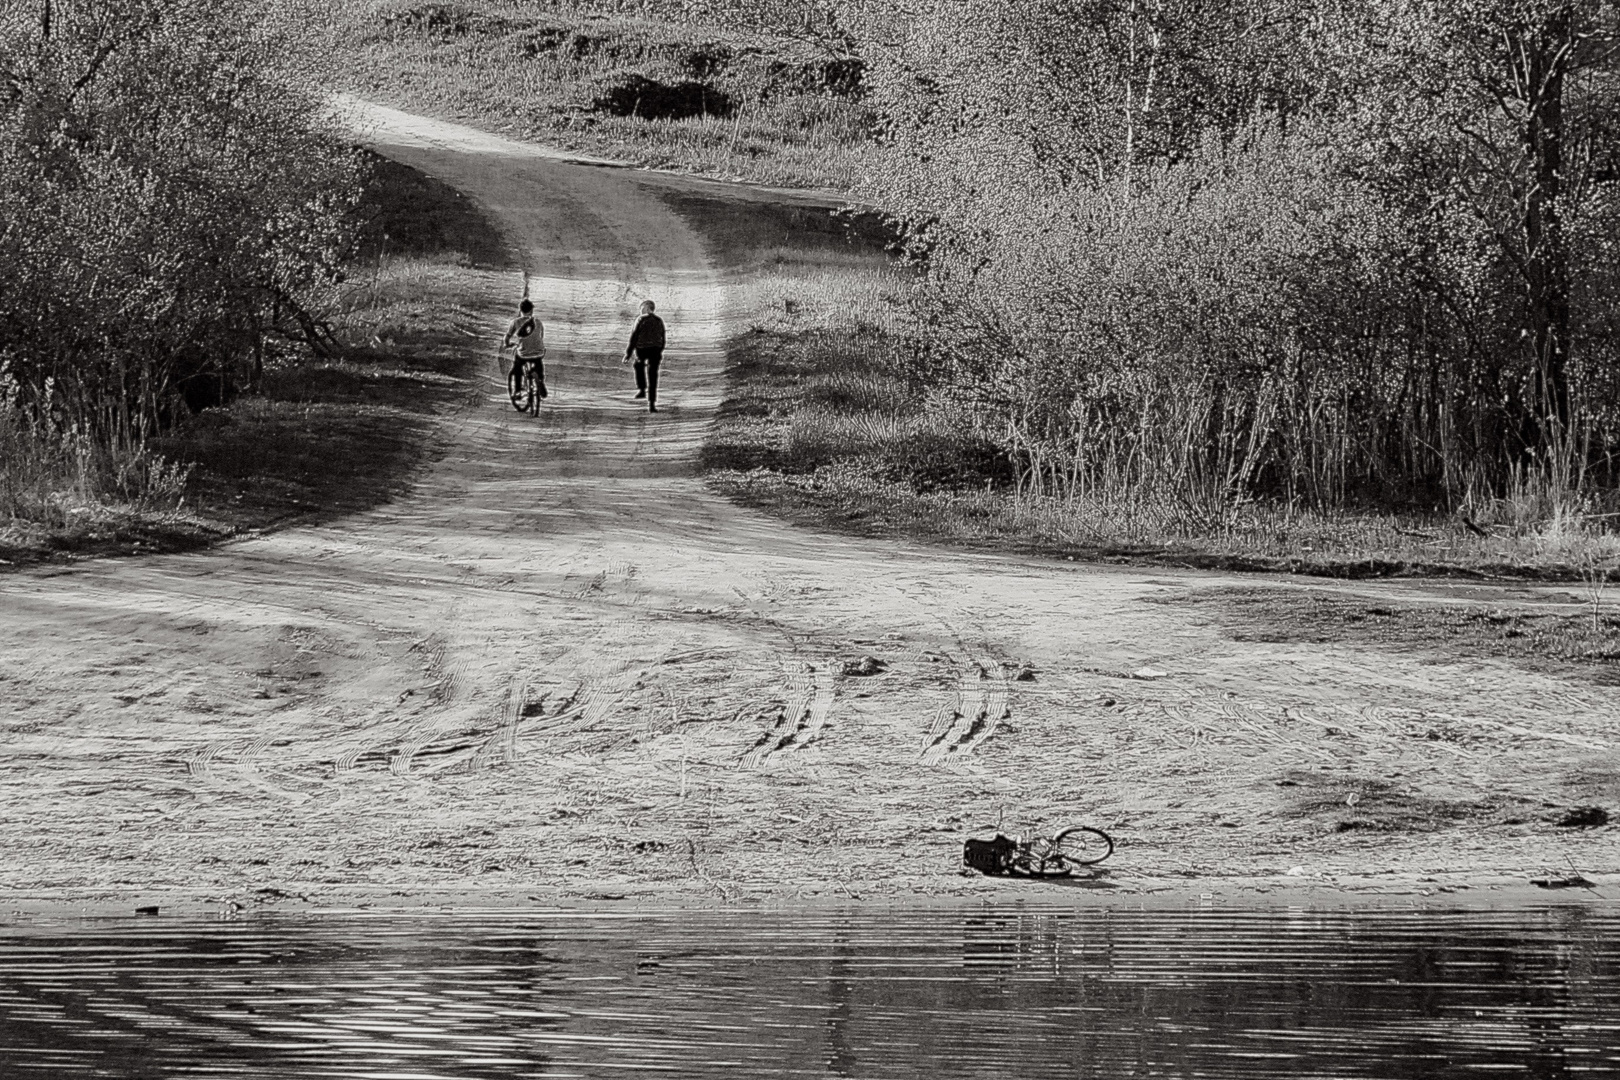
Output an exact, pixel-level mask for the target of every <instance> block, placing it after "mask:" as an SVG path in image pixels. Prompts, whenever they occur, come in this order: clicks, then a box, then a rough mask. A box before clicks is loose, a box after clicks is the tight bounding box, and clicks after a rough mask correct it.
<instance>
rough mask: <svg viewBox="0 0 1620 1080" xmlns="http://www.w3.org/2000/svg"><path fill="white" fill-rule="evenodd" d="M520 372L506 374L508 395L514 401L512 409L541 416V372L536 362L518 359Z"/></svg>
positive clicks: (509, 371) (508, 371)
mask: <svg viewBox="0 0 1620 1080" xmlns="http://www.w3.org/2000/svg"><path fill="white" fill-rule="evenodd" d="M518 365H519V366H518V370H517V371H516V372H515V373H514V372H513V371H511V370H510V369H508V370H507V373H506V394H507V397H509V398H511V399H512V408H514V409H516V410H517V411H518V412H526V413H528V414H529V415H530V416H539V415H540V398H541V397H542V394H541V391H540V370H539V365H538V364H537V363H536V361H534V360H531V359H525V358H523V357H519V358H518Z"/></svg>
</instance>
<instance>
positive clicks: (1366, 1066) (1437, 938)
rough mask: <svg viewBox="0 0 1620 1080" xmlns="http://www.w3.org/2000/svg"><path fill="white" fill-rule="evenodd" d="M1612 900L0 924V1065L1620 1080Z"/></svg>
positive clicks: (397, 1075) (94, 1070)
mask: <svg viewBox="0 0 1620 1080" xmlns="http://www.w3.org/2000/svg"><path fill="white" fill-rule="evenodd" d="M1617 930H1620V915H1617V914H1614V913H1608V912H1604V911H1602V910H1594V909H1590V908H1576V907H1570V908H1549V909H1543V910H1536V911H1529V912H1516V913H1479V912H1470V913H1455V914H1434V913H1417V912H1412V913H1399V914H1394V913H1346V912H1338V913H1322V912H1305V911H1287V912H1249V913H1235V914H1228V913H1220V912H1214V911H1200V912H1142V911H1130V912H1127V911H1117V910H1116V911H1109V910H1084V911H1075V910H1064V911H1057V910H1022V909H1020V910H1014V911H985V912H973V913H964V912H962V911H954V912H952V911H937V910H936V911H926V912H900V913H855V914H828V915H817V916H807V915H783V914H771V915H761V914H754V915H738V916H729V917H728V916H720V915H694V914H692V913H682V914H670V915H662V916H645V917H610V916H604V915H573V916H569V915H557V916H550V917H538V916H527V915H523V916H511V915H508V916H501V917H487V918H453V919H452V918H441V919H437V920H425V919H405V918H383V917H373V918H364V917H336V916H334V917H328V918H316V919H305V920H296V921H295V920H281V919H274V920H271V919H266V920H262V921H257V922H249V923H223V924H189V925H188V924H170V923H167V922H165V923H154V922H152V921H150V920H148V921H146V922H142V923H106V922H87V923H79V924H73V925H65V924H56V925H49V926H45V925H41V926H29V925H14V926H0V1076H5V1077H12V1076H49V1077H89V1076H117V1077H160V1076H161V1077H167V1076H173V1075H176V1074H179V1073H184V1074H186V1075H195V1076H243V1075H247V1076H256V1077H376V1078H383V1077H386V1078H393V1080H417V1078H420V1080H429V1078H431V1080H439V1078H458V1077H509V1076H607V1075H621V1076H622V1075H651V1074H669V1075H682V1076H750V1077H752V1076H836V1077H866V1078H873V1077H1011V1076H1017V1077H1023V1076H1047V1075H1059V1076H1073V1077H1097V1078H1119V1077H1149V1076H1169V1077H1194V1076H1197V1077H1232V1078H1236V1077H1243V1078H1264V1077H1291V1078H1293V1077H1367V1078H1391V1080H1404V1078H1409V1077H1410V1078H1413V1080H1416V1078H1419V1077H1422V1078H1433V1077H1452V1076H1457V1077H1461V1076H1476V1075H1479V1074H1480V1073H1492V1074H1495V1073H1501V1072H1506V1073H1508V1074H1511V1075H1516V1076H1528V1077H1539V1078H1549V1080H1550V1078H1563V1077H1574V1076H1604V1075H1617V1074H1620V973H1617V965H1616V961H1617V957H1620V940H1617V934H1616V931H1617Z"/></svg>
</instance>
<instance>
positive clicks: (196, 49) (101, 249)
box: [0, 0, 502, 565]
mask: <svg viewBox="0 0 1620 1080" xmlns="http://www.w3.org/2000/svg"><path fill="white" fill-rule="evenodd" d="M0 19H3V22H0V77H3V90H0V295H3V296H5V298H6V302H5V304H4V306H3V307H0V559H3V560H4V562H5V563H6V564H12V565H14V564H17V563H20V562H27V561H32V560H35V559H39V558H48V557H53V556H59V555H62V554H77V553H86V552H105V551H151V550H161V549H168V548H175V547H184V546H191V545H195V544H198V543H204V542H207V541H209V540H212V539H215V538H218V537H221V536H226V535H230V534H231V533H233V532H235V531H239V530H241V529H244V528H254V527H262V526H265V525H268V524H271V523H273V522H275V521H279V520H286V519H287V518H289V517H292V516H307V515H319V514H326V513H331V512H336V511H343V510H352V509H355V508H357V507H359V506H363V505H369V504H370V503H372V502H375V501H377V500H378V499H380V498H383V497H386V495H387V494H388V493H389V492H390V491H392V490H395V489H397V487H398V485H399V484H400V483H402V482H403V480H404V478H405V467H406V466H407V465H408V464H409V463H410V462H412V461H414V460H415V459H416V458H417V457H419V456H420V454H421V453H422V452H424V448H425V445H426V443H425V441H424V440H425V439H426V436H427V428H426V424H425V421H426V418H427V417H428V416H429V415H431V414H432V413H433V412H434V411H435V410H436V409H439V408H443V407H445V406H446V405H447V404H448V403H449V402H450V401H452V400H454V398H455V397H456V395H457V394H460V393H464V390H463V389H462V388H461V387H462V384H461V383H460V382H459V380H458V379H457V378H456V373H457V370H458V366H459V365H460V364H461V363H463V361H462V360H461V359H460V357H461V355H462V354H463V353H464V348H461V346H463V345H464V341H465V338H464V337H463V336H461V335H460V334H458V333H457V325H458V323H459V324H461V330H462V332H463V333H471V330H469V329H468V328H467V327H468V325H470V324H471V323H472V322H473V321H474V320H473V319H472V317H471V316H470V315H469V314H468V313H467V312H465V311H464V310H460V309H458V308H457V307H456V306H455V305H456V304H457V303H459V302H460V298H461V297H463V296H465V295H466V294H467V293H468V291H469V289H471V291H472V292H473V293H474V294H475V295H476V294H477V292H478V290H477V289H476V288H475V287H474V286H476V284H477V283H476V282H472V283H469V282H468V281H467V280H465V275H466V274H468V273H472V271H470V270H464V269H463V266H464V265H465V264H469V263H472V262H474V261H477V260H482V261H483V262H485V263H486V264H493V263H495V262H497V261H499V260H500V259H501V258H502V256H501V255H500V253H499V252H498V242H496V241H495V240H494V239H493V234H492V233H491V232H490V230H489V228H488V226H487V225H483V224H482V221H481V219H478V218H477V216H476V215H475V214H473V213H472V211H471V210H470V208H468V207H466V205H465V201H464V200H460V199H459V196H456V195H455V193H453V192H450V191H448V189H444V188H443V186H442V185H434V184H433V183H431V182H430V181H427V180H426V179H425V178H421V177H417V176H415V175H414V174H408V173H406V172H403V171H402V170H400V169H399V167H397V166H391V165H388V164H387V163H381V162H378V161H375V160H372V159H369V158H368V157H367V156H366V155H364V154H362V153H361V152H359V151H357V150H354V149H352V148H351V147H349V146H347V145H346V144H345V143H344V142H343V141H341V140H340V139H338V138H336V137H335V136H334V135H333V134H331V133H329V132H327V131H326V130H325V128H324V127H323V125H322V122H321V119H320V112H321V109H322V107H323V106H322V102H321V99H320V98H319V97H318V96H317V95H316V94H315V93H314V90H313V89H312V88H313V87H315V86H317V85H319V84H318V81H317V80H316V79H315V78H314V74H313V73H314V72H315V71H317V70H318V69H317V68H316V67H315V66H314V64H315V62H316V61H315V60H314V59H310V58H306V57H303V56H302V54H300V53H298V52H297V51H295V50H289V49H288V48H286V47H285V46H286V42H287V38H286V36H285V33H284V31H283V30H282V29H280V28H278V26H277V24H276V23H275V21H274V20H272V19H270V18H268V17H267V18H266V19H265V20H264V21H262V22H245V21H244V20H243V19H242V18H240V17H239V16H237V15H231V16H229V17H227V16H225V15H222V14H219V13H218V12H216V11H215V10H214V9H213V8H212V7H211V6H210V5H204V4H199V3H193V2H192V0H161V2H158V3H138V4H137V3H124V2H123V0H107V2H104V3H99V4H92V5H68V6H60V5H59V6H55V7H54V8H53V6H52V5H45V6H44V7H43V8H34V9H33V10H31V11H20V10H19V9H18V8H16V7H13V8H9V9H7V10H6V12H5V13H4V15H3V16H0ZM479 228H481V229H482V232H481V233H480V232H479ZM452 278H453V279H454V280H452ZM452 345H454V346H456V348H452V347H451V346H452Z"/></svg>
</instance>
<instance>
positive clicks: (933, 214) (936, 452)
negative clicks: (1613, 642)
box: [711, 0, 1620, 587]
mask: <svg viewBox="0 0 1620 1080" xmlns="http://www.w3.org/2000/svg"><path fill="white" fill-rule="evenodd" d="M846 17H847V20H848V25H850V26H851V27H853V28H854V33H855V36H856V38H857V40H858V43H859V44H858V49H859V51H860V52H861V54H862V56H863V58H864V59H865V60H866V61H867V77H866V82H865V86H866V100H867V102H868V103H869V104H870V107H871V108H872V109H873V110H874V112H875V113H876V114H877V115H878V116H879V118H880V130H881V133H882V149H881V153H879V154H878V155H876V156H875V157H874V159H873V161H874V167H873V169H872V171H871V172H870V173H868V174H866V175H865V176H864V177H863V180H862V183H861V184H859V185H857V190H858V192H859V194H860V195H861V196H862V197H864V198H865V199H867V200H869V201H870V202H871V203H873V204H875V205H877V206H880V207H882V208H883V209H884V210H885V211H886V212H887V213H889V214H891V215H892V216H893V218H894V220H895V222H896V225H897V228H898V230H899V232H900V233H901V236H902V246H903V249H904V253H905V256H906V259H905V271H906V273H908V274H909V275H910V278H909V281H907V282H906V283H904V284H901V285H898V286H897V285H896V283H895V276H894V273H893V272H891V271H888V270H882V269H878V268H875V267H872V268H868V269H862V270H859V271H854V270H850V271H847V272H842V279H841V280H840V281H839V283H838V284H837V285H836V286H832V285H830V284H829V283H828V280H827V268H825V267H816V268H805V269H804V272H803V273H796V272H792V273H788V274H786V275H785V278H784V279H779V280H777V281H775V282H773V283H769V284H768V285H767V286H764V287H763V289H764V293H769V294H770V295H764V294H761V293H759V292H758V291H757V290H756V296H755V298H754V300H752V301H749V302H748V303H747V304H745V306H748V307H749V311H748V312H747V313H746V314H745V316H744V319H745V324H746V326H745V330H744V332H743V333H742V334H741V335H739V336H738V337H737V338H736V339H735V340H734V341H733V343H732V352H733V363H734V371H735V373H736V375H737V378H738V380H739V381H738V390H737V394H736V397H735V400H734V401H733V403H732V404H731V405H730V406H729V407H728V410H727V412H728V418H727V419H726V420H725V421H723V423H722V428H721V430H720V431H718V432H717V433H716V436H715V440H716V452H715V453H714V454H711V462H712V463H715V464H721V465H724V466H725V467H726V470H727V471H725V472H723V473H722V474H720V475H718V476H717V482H718V483H720V484H721V485H722V486H723V487H725V488H726V489H727V490H730V491H733V492H735V493H737V494H738V495H739V496H740V497H743V498H746V499H748V500H749V501H751V502H756V503H760V504H764V505H772V504H775V505H780V506H781V507H783V508H784V509H785V510H788V511H790V512H792V513H794V514H795V515H798V516H802V517H803V518H804V519H805V520H815V519H816V518H817V517H820V518H822V519H824V520H827V521H830V522H831V523H834V524H842V525H843V526H844V527H857V528H859V529H861V530H862V531H877V532H907V533H912V534H922V535H929V536H945V537H951V538H955V539H959V540H963V541H968V542H972V543H983V544H989V545H992V546H996V547H1003V548H1013V549H1023V550H1034V551H1047V552H1054V553H1058V554H1067V555H1072V556H1076V557H1119V558H1127V559H1145V560H1164V561H1169V562H1173V563H1179V564H1187V565H1207V566H1226V567H1234V568H1256V569H1289V570H1298V571H1304V572H1312V573H1328V574H1337V575H1357V576H1360V575H1379V574H1394V573H1408V572H1442V573H1445V572H1454V573H1465V574H1477V573H1485V574H1533V575H1537V576H1550V577H1555V578H1560V579H1563V580H1569V581H1579V582H1588V581H1589V582H1592V583H1593V585H1594V587H1599V586H1601V585H1602V584H1603V583H1605V582H1606V581H1607V580H1608V578H1609V576H1610V575H1611V574H1613V573H1614V572H1615V571H1616V570H1617V569H1620V538H1617V537H1616V534H1615V531H1614V530H1615V529H1616V527H1620V473H1617V472H1616V467H1615V466H1616V454H1615V451H1616V449H1617V448H1620V413H1617V412H1616V404H1615V403H1616V402H1617V401H1620V338H1617V336H1616V333H1615V327H1616V326H1617V325H1620V321H1617V314H1620V307H1617V306H1616V305H1617V302H1620V282H1617V281H1616V280H1615V279H1614V276H1613V270H1614V267H1615V266H1616V265H1617V264H1616V262H1615V259H1614V257H1613V255H1614V251H1613V244H1614V240H1613V238H1614V236H1616V235H1617V234H1620V233H1617V230H1616V225H1617V224H1620V218H1617V214H1620V182H1617V181H1616V179H1615V178H1616V175H1617V171H1616V168H1615V164H1616V162H1617V161H1620V139H1617V138H1616V137H1615V134H1614V132H1615V131H1616V130H1617V128H1616V123H1615V122H1616V120H1617V119H1620V97H1617V96H1616V93H1615V91H1616V88H1617V87H1620V60H1617V56H1620V53H1617V45H1620V12H1617V9H1616V6H1615V5H1613V4H1608V3H1597V2H1590V0H1525V2H1518V0H1511V2H1510V0H1501V2H1497V0H1489V2H1479V3H1475V2H1468V3H1463V2H1461V0H1457V2H1452V0H1426V2H1423V3H1418V4H1392V3H1384V2H1382V0H1356V2H1353V3H1339V2H1336V0H1335V2H1333V3H1319V4H1306V5H1298V4H1280V3H1274V2H1271V0H1253V2H1245V3H1241V4H1237V5H1230V6H1228V8H1226V9H1223V11H1222V12H1220V13H1215V14H1212V13H1211V12H1210V10H1209V9H1208V8H1207V5H1201V4H1180V3H1166V4H1155V5H1051V4H1046V3H1038V2H1020V3H1012V4H1008V3H1002V2H999V0H998V2H994V3H991V2H987V0H940V2H938V3H934V4H930V5H927V6H925V7H924V8H922V9H915V10H914V9H909V8H908V9H902V8H901V6H899V5H885V4H865V5H860V6H859V10H856V8H855V6H853V5H852V6H850V7H848V8H846ZM990 118H994V120H993V121H992V120H991V119H990ZM789 270H792V268H791V267H790V268H789ZM787 279H791V280H787ZM879 308H881V309H882V310H881V311H879V310H878V309H879ZM846 313H853V314H852V316H851V317H848V318H846ZM851 387H859V388H860V389H859V391H858V392H855V393H851V392H848V388H851ZM750 447H751V448H752V449H750Z"/></svg>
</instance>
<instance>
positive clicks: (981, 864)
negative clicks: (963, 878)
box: [962, 833, 1018, 874]
mask: <svg viewBox="0 0 1620 1080" xmlns="http://www.w3.org/2000/svg"><path fill="white" fill-rule="evenodd" d="M1017 850H1018V845H1017V844H1015V843H1013V842H1012V841H1011V840H1009V839H1007V838H1006V837H1005V836H1002V835H1000V834H999V833H998V834H997V836H996V838H995V839H994V840H964V841H962V865H964V866H966V867H968V868H970V869H973V870H977V871H978V872H979V873H981V874H1005V873H1007V872H1008V871H1010V870H1011V869H1012V860H1013V852H1015V851H1017Z"/></svg>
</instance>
